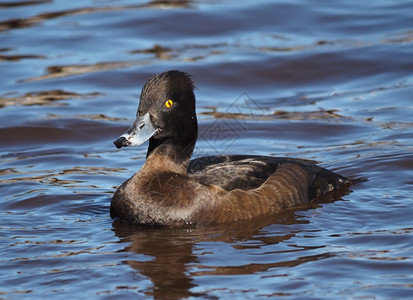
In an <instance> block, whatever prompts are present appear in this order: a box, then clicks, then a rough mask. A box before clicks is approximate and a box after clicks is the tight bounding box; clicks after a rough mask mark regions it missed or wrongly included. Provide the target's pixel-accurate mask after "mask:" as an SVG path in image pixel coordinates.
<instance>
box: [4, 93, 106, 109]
mask: <svg viewBox="0 0 413 300" xmlns="http://www.w3.org/2000/svg"><path fill="white" fill-rule="evenodd" d="M98 95H100V93H88V94H79V93H74V92H68V91H64V90H49V91H41V92H30V93H26V94H24V95H22V96H18V97H7V95H3V96H0V107H5V106H9V105H23V106H26V105H51V104H53V105H57V104H56V101H60V100H66V99H85V98H86V99H87V98H91V97H95V96H98Z"/></svg>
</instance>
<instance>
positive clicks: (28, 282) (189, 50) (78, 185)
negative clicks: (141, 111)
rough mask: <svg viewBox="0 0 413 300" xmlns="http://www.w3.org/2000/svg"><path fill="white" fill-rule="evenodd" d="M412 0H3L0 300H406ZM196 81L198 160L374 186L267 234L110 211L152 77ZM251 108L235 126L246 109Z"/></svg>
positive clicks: (141, 153)
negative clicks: (318, 168)
mask: <svg viewBox="0 0 413 300" xmlns="http://www.w3.org/2000/svg"><path fill="white" fill-rule="evenodd" d="M412 9H413V3H412V2H411V1H402V0H400V1H390V0H380V1H367V2H366V1H364V2H360V1H343V0H337V1H334V3H326V2H324V1H317V0H312V1H299V0H297V1H260V2H259V3H257V2H256V1H243V2H240V1H233V0H226V1H175V2H174V1H162V2H161V1H153V2H146V1H126V0H119V1H97V0H95V1H92V0H88V1H64V0H55V1H41V0H38V1H2V2H0V70H1V72H0V78H1V81H0V106H1V108H0V120H1V121H0V122H1V127H0V140H1V148H0V180H1V185H0V193H1V196H2V197H1V202H0V229H1V230H0V234H1V248H0V256H1V259H0V261H1V263H0V269H1V272H0V298H5V299H18V298H42V299H48V298H86V297H87V298H102V299H106V298H116V299H119V298H130V297H131V296H135V297H138V298H144V297H153V298H159V299H162V298H166V299H174V298H186V297H192V298H198V297H199V298H222V299H226V298H228V299H236V298H252V297H254V298H255V297H257V298H287V299H297V298H301V299H302V298H306V299H322V298H323V299H325V298H334V299H359V298H363V299H397V298H399V299H401V298H403V299H405V298H409V297H410V298H413V271H412V270H413V221H412V215H413V189H412V185H413V176H412V175H413V151H412V150H413V121H412V116H413V104H412V103H413V102H412V95H413V77H412V73H413V72H412V71H413V54H412V53H413V47H412V46H413V19H412V18H411V11H412ZM169 69H180V70H183V71H186V72H188V73H190V74H192V75H193V78H194V80H195V81H196V83H197V87H198V89H197V90H196V96H197V111H198V115H199V122H200V137H199V140H198V143H197V146H196V150H195V155H196V156H200V155H214V154H221V153H234V154H236V153H238V154H245V153H250V154H259V155H277V156H291V157H301V158H307V159H314V160H317V161H320V162H321V163H322V165H323V166H325V167H328V168H331V169H333V170H335V171H337V172H339V173H341V174H343V175H347V176H362V177H365V178H367V179H368V181H366V182H363V183H360V184H357V185H354V186H353V187H352V192H351V193H350V194H349V195H346V196H344V197H343V198H342V199H340V200H338V201H335V202H333V203H324V204H315V205H314V206H313V207H311V208H309V209H307V210H296V211H293V210H292V211H286V212H284V213H282V214H279V215H274V216H269V217H265V218H262V219H260V220H255V221H254V222H245V223H241V224H228V225H222V226H209V227H201V228H185V229H167V228H166V229H145V230H143V229H140V228H134V227H130V226H127V225H122V224H118V223H116V222H115V223H114V222H113V221H112V220H111V219H110V216H109V204H110V199H111V196H112V194H113V192H114V191H115V188H116V187H117V186H118V185H120V184H121V183H122V182H123V181H125V180H126V179H127V178H128V177H130V176H131V175H132V174H133V173H134V172H136V171H137V170H138V169H139V168H140V166H141V165H142V164H143V162H144V157H145V153H146V146H142V147H138V148H131V149H122V150H117V149H116V148H115V147H114V145H113V144H112V141H113V140H114V139H115V138H116V137H118V136H119V135H120V134H121V133H123V132H124V130H125V129H127V128H128V126H129V125H130V123H131V122H132V120H133V119H134V115H135V110H136V107H137V103H138V100H137V99H138V97H139V93H140V89H141V87H142V85H143V84H144V83H145V81H146V80H147V79H148V78H149V77H151V76H152V75H154V74H156V73H159V72H162V71H165V70H169ZM240 114H241V115H240Z"/></svg>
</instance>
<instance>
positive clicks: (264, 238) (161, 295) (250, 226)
mask: <svg viewBox="0 0 413 300" xmlns="http://www.w3.org/2000/svg"><path fill="white" fill-rule="evenodd" d="M274 223H278V224H282V225H291V224H298V223H308V221H307V220H303V219H300V220H298V219H297V218H296V215H295V214H294V211H293V210H289V211H286V212H283V214H276V215H272V216H267V217H263V218H259V219H257V220H254V221H253V222H251V221H249V222H239V223H236V224H226V225H220V226H214V227H199V228H196V227H192V228H180V229H178V228H175V229H171V228H156V229H154V228H147V227H132V226H128V225H125V224H122V223H119V222H115V223H114V229H113V230H114V232H115V234H116V235H117V236H118V237H119V239H120V242H122V243H128V246H126V247H125V248H124V251H127V252H132V253H137V254H144V255H146V256H150V257H152V258H153V259H149V260H144V261H137V260H128V261H125V262H126V263H127V264H128V265H129V266H131V267H132V268H133V269H135V270H136V271H137V272H138V273H139V274H142V275H144V276H146V277H148V278H149V279H150V280H151V281H152V283H153V288H151V289H148V291H147V292H146V293H147V295H148V296H152V297H154V298H155V299H181V298H186V297H191V296H200V294H197V293H194V292H193V291H191V289H193V288H194V287H196V286H197V284H196V283H195V282H194V279H196V277H202V276H208V275H240V274H244V275H245V274H254V273H257V272H263V271H266V270H268V269H271V268H284V267H293V266H298V265H301V264H304V263H307V262H310V261H316V260H320V259H324V258H327V257H330V256H331V255H330V254H329V253H323V254H319V255H309V256H299V255H296V256H294V255H292V256H293V257H294V259H291V256H289V258H290V259H288V260H286V261H277V257H279V256H278V255H282V254H283V253H286V252H288V253H292V254H293V253H294V252H297V253H301V252H302V251H304V252H305V251H306V250H308V249H309V248H311V247H301V246H300V247H293V248H291V250H285V248H283V249H280V250H279V251H276V250H275V251H274V253H273V256H274V261H273V262H268V263H264V262H263V263H250V262H248V263H247V262H246V264H244V265H236V266H231V260H232V259H233V257H225V258H223V259H224V260H228V264H227V265H226V266H210V265H204V264H203V263H201V262H200V259H201V260H202V256H204V255H211V254H212V253H211V252H210V251H211V250H208V249H203V246H202V243H203V242H214V243H215V242H224V243H227V244H230V245H229V246H230V247H233V248H235V249H241V250H242V247H243V246H242V245H240V243H241V244H242V242H246V241H251V240H255V241H256V242H257V243H258V244H260V245H262V246H267V245H272V247H273V246H274V249H276V245H278V244H280V243H285V242H286V241H288V240H290V239H292V238H294V237H295V236H296V234H297V232H294V231H286V232H285V233H281V232H280V233H279V235H271V236H268V235H265V234H263V233H262V232H261V231H262V230H263V229H264V228H265V227H267V226H269V225H271V224H274ZM129 243H130V244H129ZM247 247H248V246H247ZM256 247H261V246H256ZM320 247H323V246H319V247H316V248H320ZM281 248H282V247H281ZM313 248H314V247H313ZM205 251H207V252H205ZM208 251H209V252H208ZM205 295H206V294H205Z"/></svg>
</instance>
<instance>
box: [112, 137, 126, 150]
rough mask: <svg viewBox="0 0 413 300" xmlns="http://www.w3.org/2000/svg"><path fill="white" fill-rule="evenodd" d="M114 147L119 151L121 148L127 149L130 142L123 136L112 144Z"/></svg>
mask: <svg viewBox="0 0 413 300" xmlns="http://www.w3.org/2000/svg"><path fill="white" fill-rule="evenodd" d="M113 143H114V144H115V146H116V148H118V149H120V148H122V147H127V146H129V145H130V142H129V141H128V140H127V139H126V138H125V137H123V136H121V137H120V138H118V139H117V140H116V141H114V142H113Z"/></svg>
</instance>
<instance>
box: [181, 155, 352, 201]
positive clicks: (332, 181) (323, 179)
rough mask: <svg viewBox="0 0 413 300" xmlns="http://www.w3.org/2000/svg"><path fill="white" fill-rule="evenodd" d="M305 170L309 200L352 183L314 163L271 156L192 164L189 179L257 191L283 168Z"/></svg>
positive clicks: (212, 159)
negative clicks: (307, 177)
mask: <svg viewBox="0 0 413 300" xmlns="http://www.w3.org/2000/svg"><path fill="white" fill-rule="evenodd" d="M285 163H292V164H295V165H298V166H300V167H302V168H303V169H304V170H305V171H306V172H307V174H308V175H309V179H310V185H309V187H308V196H309V198H310V199H313V198H316V197H318V196H319V195H321V194H324V193H326V192H330V191H332V190H334V189H337V188H340V187H342V186H345V185H348V184H349V183H350V180H349V179H347V178H345V177H343V176H341V175H339V174H336V173H334V172H332V171H329V170H327V169H324V168H322V167H320V166H318V165H317V164H316V163H315V162H314V161H310V160H304V159H296V158H288V157H269V156H249V155H220V156H207V157H201V158H197V159H194V160H192V161H191V162H190V163H189V166H188V175H189V176H191V177H193V178H194V179H195V180H197V181H198V182H200V183H202V184H214V185H218V186H220V187H221V188H223V189H224V190H227V191H230V190H234V189H244V190H249V189H254V188H257V187H260V186H261V185H262V184H263V183H264V182H265V181H266V180H267V179H268V177H270V176H271V175H272V174H273V173H274V172H275V170H276V169H277V168H278V167H279V166H280V165H282V164H285Z"/></svg>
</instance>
